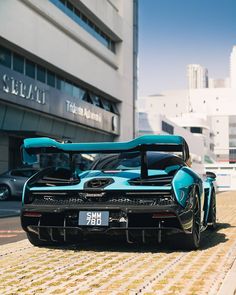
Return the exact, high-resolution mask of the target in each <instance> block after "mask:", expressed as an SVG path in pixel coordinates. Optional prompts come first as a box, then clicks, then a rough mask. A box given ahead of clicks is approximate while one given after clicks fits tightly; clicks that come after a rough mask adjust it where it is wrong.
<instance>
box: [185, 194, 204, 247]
mask: <svg viewBox="0 0 236 295" xmlns="http://www.w3.org/2000/svg"><path fill="white" fill-rule="evenodd" d="M200 241H201V206H200V200H199V197H198V194H197V193H195V204H194V208H193V226H192V232H191V234H185V235H184V243H183V245H184V247H185V248H186V249H187V250H197V249H198V248H199V246H200Z"/></svg>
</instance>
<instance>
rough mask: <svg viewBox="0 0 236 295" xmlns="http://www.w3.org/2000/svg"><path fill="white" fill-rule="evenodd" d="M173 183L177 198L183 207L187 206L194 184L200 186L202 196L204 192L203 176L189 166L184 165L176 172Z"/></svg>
mask: <svg viewBox="0 0 236 295" xmlns="http://www.w3.org/2000/svg"><path fill="white" fill-rule="evenodd" d="M172 185H173V190H174V193H175V196H176V199H177V201H178V202H179V204H180V205H181V206H182V207H185V205H186V201H187V199H188V197H189V194H190V192H191V190H192V189H193V187H194V186H197V187H198V188H199V194H200V196H201V195H202V192H203V190H202V180H201V178H200V177H199V175H197V174H196V173H194V172H193V171H192V170H191V169H190V168H188V167H182V168H181V169H180V170H179V171H178V173H176V175H175V177H174V179H173V181H172Z"/></svg>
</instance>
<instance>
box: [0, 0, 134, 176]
mask: <svg viewBox="0 0 236 295" xmlns="http://www.w3.org/2000/svg"><path fill="white" fill-rule="evenodd" d="M137 29H138V28H137V0H125V1H124V0H77V1H75V0H45V1H38V0H8V1H0V172H2V171H4V170H6V169H8V168H15V167H17V166H20V165H21V159H20V152H19V150H20V145H21V144H22V141H23V139H24V138H27V137H35V136H47V137H52V138H54V139H57V140H71V141H74V142H75V141H76V142H86V141H88V142H91V141H117V140H129V139H132V138H133V137H134V135H135V100H136V96H137V89H136V88H137V73H136V68H137ZM127 114H129V115H128V116H127Z"/></svg>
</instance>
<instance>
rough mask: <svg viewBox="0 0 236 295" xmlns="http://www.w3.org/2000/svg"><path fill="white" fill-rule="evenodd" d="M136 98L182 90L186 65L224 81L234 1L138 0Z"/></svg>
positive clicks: (235, 24) (232, 41) (234, 25)
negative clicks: (204, 70) (137, 80)
mask: <svg viewBox="0 0 236 295" xmlns="http://www.w3.org/2000/svg"><path fill="white" fill-rule="evenodd" d="M138 3H139V53H138V64H139V65H138V72H139V82H138V85H139V86H138V91H139V96H145V95H150V94H158V93H161V92H162V91H165V90H172V89H184V88H186V87H187V76H186V75H187V74H186V66H187V65H188V64H192V63H196V64H200V65H202V66H204V67H206V68H207V69H208V73H209V77H210V78H225V77H229V58H230V53H231V50H232V47H233V46H234V45H236V0H139V2H138Z"/></svg>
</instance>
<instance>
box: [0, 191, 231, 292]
mask: <svg viewBox="0 0 236 295" xmlns="http://www.w3.org/2000/svg"><path fill="white" fill-rule="evenodd" d="M217 206H218V222H219V226H218V229H217V231H216V232H210V231H206V232H205V233H204V234H203V239H202V247H201V250H198V251H192V252H182V251H175V250H173V249H171V247H170V245H168V243H167V244H162V245H161V246H153V245H152V246H140V245H139V246H138V245H126V244H120V245H117V244H115V243H114V242H113V243H109V244H104V243H103V244H99V243H98V244H96V245H94V246H90V245H89V244H88V242H86V243H85V244H83V245H81V246H79V247H77V248H76V247H70V248H67V249H66V248H56V249H55V248H54V249H52V248H51V249H46V248H37V247H33V246H31V245H30V243H29V242H28V241H27V240H23V241H20V242H17V243H12V244H7V245H4V246H0V278H1V279H0V294H1V295H5V294H24V295H27V294H79V295H83V294H89V295H90V294H91V295H93V294H94V295H95V294H99V295H104V294H109V295H110V294H117V295H123V294H145V295H148V294H158V295H161V294H165V295H170V294H171V295H173V294H181V295H183V294H186V295H193V294H198V295H199V294H210V295H215V294H217V291H218V290H219V288H220V286H221V284H222V281H223V280H224V278H225V276H226V274H227V272H228V271H229V269H230V268H231V266H232V264H233V262H234V261H235V259H236V192H225V193H221V194H219V195H218V196H217ZM227 295H228V294H227Z"/></svg>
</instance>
